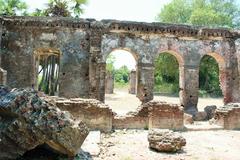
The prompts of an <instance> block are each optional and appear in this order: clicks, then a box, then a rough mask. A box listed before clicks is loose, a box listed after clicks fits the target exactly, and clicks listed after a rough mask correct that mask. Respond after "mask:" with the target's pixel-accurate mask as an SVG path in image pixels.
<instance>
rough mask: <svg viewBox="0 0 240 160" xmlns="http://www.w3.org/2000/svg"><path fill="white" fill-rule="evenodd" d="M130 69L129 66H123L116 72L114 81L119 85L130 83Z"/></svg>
mask: <svg viewBox="0 0 240 160" xmlns="http://www.w3.org/2000/svg"><path fill="white" fill-rule="evenodd" d="M129 72H130V71H129V69H128V68H127V66H122V67H121V68H119V69H116V70H115V72H114V80H115V82H119V83H128V81H129Z"/></svg>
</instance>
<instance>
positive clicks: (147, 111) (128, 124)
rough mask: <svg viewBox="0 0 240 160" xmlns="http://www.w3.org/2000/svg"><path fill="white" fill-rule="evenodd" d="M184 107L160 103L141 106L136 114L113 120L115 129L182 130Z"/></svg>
mask: <svg viewBox="0 0 240 160" xmlns="http://www.w3.org/2000/svg"><path fill="white" fill-rule="evenodd" d="M183 127H184V125H183V107H181V106H179V105H175V104H168V103H165V102H159V101H150V102H147V103H145V104H142V105H141V106H139V108H138V109H137V111H136V112H129V113H128V114H127V115H126V116H115V117H114V118H113V128H114V129H148V128H149V129H151V128H161V129H173V130H182V129H183Z"/></svg>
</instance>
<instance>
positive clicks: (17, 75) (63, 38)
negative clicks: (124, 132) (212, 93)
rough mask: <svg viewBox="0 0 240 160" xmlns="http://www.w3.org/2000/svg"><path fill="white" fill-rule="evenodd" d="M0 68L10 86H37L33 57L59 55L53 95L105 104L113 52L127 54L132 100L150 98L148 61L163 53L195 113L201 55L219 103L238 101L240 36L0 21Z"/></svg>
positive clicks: (77, 22) (79, 22)
mask: <svg viewBox="0 0 240 160" xmlns="http://www.w3.org/2000/svg"><path fill="white" fill-rule="evenodd" d="M0 22H1V23H0V35H1V36H0V43H1V59H2V63H1V64H0V67H1V68H3V69H4V70H6V71H7V72H8V74H7V84H8V85H9V86H12V87H33V88H36V87H37V77H36V76H37V71H36V62H35V58H34V52H35V51H36V50H38V49H55V50H59V52H60V53H61V54H60V71H59V73H60V75H59V95H60V96H63V97H84V98H95V99H98V100H100V101H102V102H104V99H105V75H106V58H107V56H108V54H109V53H111V52H112V51H113V50H116V49H124V50H127V51H129V52H131V53H132V55H133V56H134V58H135V59H136V62H137V97H138V98H139V99H140V100H141V101H142V102H148V101H150V100H152V99H153V85H154V60H155V59H156V58H157V56H158V55H159V54H161V53H163V52H168V53H170V54H172V55H173V56H175V57H176V59H177V60H178V62H179V70H180V72H179V73H180V84H179V86H180V94H179V95H180V101H181V105H183V106H184V110H185V111H186V112H188V113H190V114H196V112H197V107H196V106H197V102H198V84H199V82H198V74H199V73H198V72H199V65H200V60H201V58H202V57H203V56H204V55H210V56H212V57H214V58H215V59H216V61H217V62H218V64H219V68H220V84H221V88H222V91H223V95H224V102H225V103H228V102H239V101H240V95H239V90H240V83H239V82H240V80H239V78H238V77H239V75H240V67H239V66H240V60H239V59H240V58H239V55H240V49H239V48H240V47H239V39H240V33H239V32H238V31H230V30H227V29H209V28H204V27H193V26H187V25H174V24H163V23H140V22H126V21H116V20H102V21H96V20H93V19H72V18H43V17H0Z"/></svg>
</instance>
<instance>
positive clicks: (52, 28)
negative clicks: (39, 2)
mask: <svg viewBox="0 0 240 160" xmlns="http://www.w3.org/2000/svg"><path fill="white" fill-rule="evenodd" d="M16 24H17V25H16ZM88 26H89V25H88V22H85V21H81V22H80V23H77V22H76V21H75V20H69V19H58V18H55V19H49V18H43V17H42V18H36V17H34V18H31V17H27V18H23V19H21V18H16V19H14V18H13V19H11V18H9V19H8V18H6V19H5V27H6V33H5V36H4V39H3V40H2V43H3V48H6V50H5V51H4V54H3V59H2V66H3V68H4V69H6V70H7V71H8V78H7V80H8V82H7V83H8V85H9V86H11V87H33V88H37V82H38V80H37V74H38V71H37V68H36V59H35V52H36V51H38V50H57V51H59V52H60V71H59V95H60V96H64V97H86V98H88V97H89V87H88V86H89V54H88V52H89V35H88V33H87V32H86V29H87V28H88Z"/></svg>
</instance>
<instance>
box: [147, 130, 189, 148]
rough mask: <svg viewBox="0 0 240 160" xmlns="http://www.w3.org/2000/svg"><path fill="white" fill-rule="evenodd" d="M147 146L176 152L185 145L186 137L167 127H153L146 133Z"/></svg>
mask: <svg viewBox="0 0 240 160" xmlns="http://www.w3.org/2000/svg"><path fill="white" fill-rule="evenodd" d="M148 142H149V147H150V148H152V149H154V150H156V151H160V152H177V151H179V150H181V149H182V147H183V146H185V145H186V139H185V138H183V137H182V136H181V135H179V134H178V133H176V132H173V131H170V130H167V129H153V130H150V131H149V133H148Z"/></svg>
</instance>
